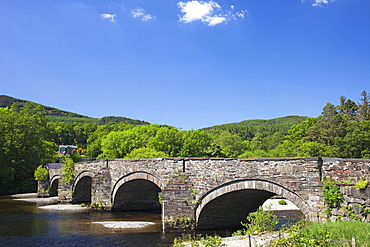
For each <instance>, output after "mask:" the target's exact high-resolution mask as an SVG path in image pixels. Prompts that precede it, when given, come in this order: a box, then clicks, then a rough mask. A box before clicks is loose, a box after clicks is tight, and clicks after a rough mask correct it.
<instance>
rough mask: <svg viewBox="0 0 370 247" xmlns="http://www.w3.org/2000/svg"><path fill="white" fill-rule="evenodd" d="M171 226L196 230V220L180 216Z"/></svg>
mask: <svg viewBox="0 0 370 247" xmlns="http://www.w3.org/2000/svg"><path fill="white" fill-rule="evenodd" d="M170 226H171V228H179V229H194V227H195V220H194V219H193V218H191V217H186V216H183V215H179V216H178V217H177V218H175V219H173V220H172V221H171V222H170Z"/></svg>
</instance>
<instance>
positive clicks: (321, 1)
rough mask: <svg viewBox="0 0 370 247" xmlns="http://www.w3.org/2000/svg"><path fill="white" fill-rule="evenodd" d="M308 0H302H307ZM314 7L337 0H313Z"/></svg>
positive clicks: (304, 0)
mask: <svg viewBox="0 0 370 247" xmlns="http://www.w3.org/2000/svg"><path fill="white" fill-rule="evenodd" d="M306 1H307V0H302V2H306ZM312 1H313V4H312V6H314V7H322V6H323V5H324V4H328V3H330V2H334V1H335V0H312Z"/></svg>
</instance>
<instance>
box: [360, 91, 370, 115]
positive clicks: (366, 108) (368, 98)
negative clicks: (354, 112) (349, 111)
mask: <svg viewBox="0 0 370 247" xmlns="http://www.w3.org/2000/svg"><path fill="white" fill-rule="evenodd" d="M361 96H362V97H361V98H360V101H361V102H360V103H359V104H358V115H359V119H360V120H370V94H368V93H367V92H366V91H363V92H362V93H361Z"/></svg>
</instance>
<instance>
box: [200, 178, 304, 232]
mask: <svg viewBox="0 0 370 247" xmlns="http://www.w3.org/2000/svg"><path fill="white" fill-rule="evenodd" d="M274 195H280V196H283V197H285V198H286V199H287V200H289V201H291V202H292V203H293V204H295V205H296V206H297V207H298V208H299V209H300V210H301V212H302V213H303V214H304V215H305V216H308V215H309V213H310V210H309V205H308V203H307V201H306V200H304V199H303V198H302V197H300V196H299V195H297V194H296V193H294V192H293V191H291V190H289V189H287V188H285V187H283V186H281V185H279V184H276V183H274V182H270V181H267V180H258V179H256V180H239V181H235V182H232V183H227V184H224V185H221V186H219V187H217V188H214V189H213V190H211V191H209V192H208V193H206V194H205V195H204V196H203V197H202V198H200V199H201V203H200V204H199V205H198V206H197V207H196V209H195V219H196V222H197V228H198V229H217V228H223V229H224V228H230V229H233V228H240V226H241V225H240V222H242V221H243V222H245V219H246V216H247V215H248V214H249V213H250V212H254V211H256V210H257V209H258V207H259V206H262V204H263V203H264V202H265V201H266V200H267V199H269V198H270V197H272V196H274Z"/></svg>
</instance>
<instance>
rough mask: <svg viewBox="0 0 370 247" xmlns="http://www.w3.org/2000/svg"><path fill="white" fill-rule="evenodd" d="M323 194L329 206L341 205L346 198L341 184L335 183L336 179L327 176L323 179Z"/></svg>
mask: <svg viewBox="0 0 370 247" xmlns="http://www.w3.org/2000/svg"><path fill="white" fill-rule="evenodd" d="M321 192H322V195H323V197H324V200H325V203H326V204H328V206H329V207H331V208H335V207H338V206H339V205H340V203H341V202H342V201H343V200H344V196H343V194H342V192H341V191H340V189H339V186H338V185H336V184H335V181H334V180H332V179H331V178H325V179H324V180H323V187H322V190H321Z"/></svg>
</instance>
